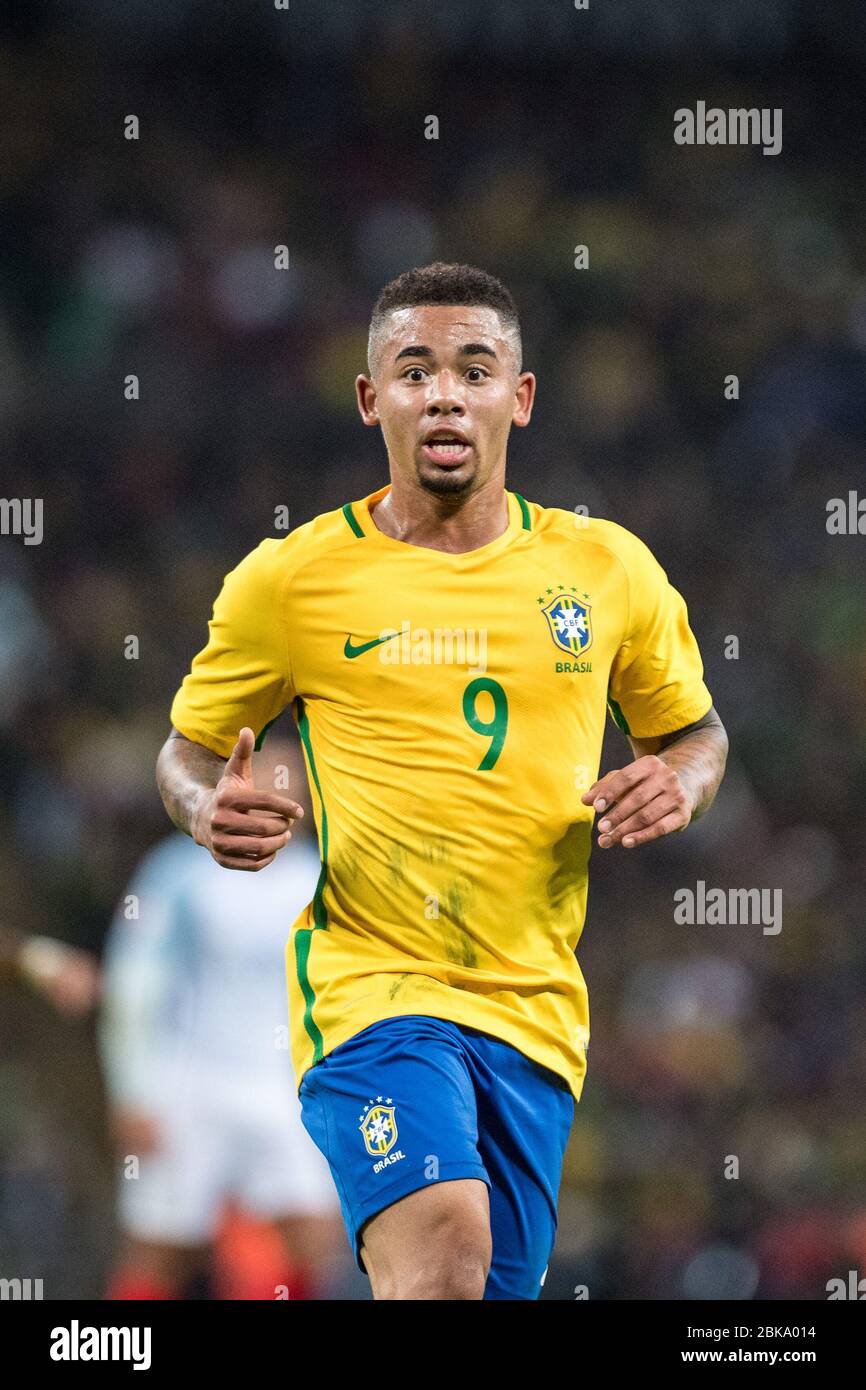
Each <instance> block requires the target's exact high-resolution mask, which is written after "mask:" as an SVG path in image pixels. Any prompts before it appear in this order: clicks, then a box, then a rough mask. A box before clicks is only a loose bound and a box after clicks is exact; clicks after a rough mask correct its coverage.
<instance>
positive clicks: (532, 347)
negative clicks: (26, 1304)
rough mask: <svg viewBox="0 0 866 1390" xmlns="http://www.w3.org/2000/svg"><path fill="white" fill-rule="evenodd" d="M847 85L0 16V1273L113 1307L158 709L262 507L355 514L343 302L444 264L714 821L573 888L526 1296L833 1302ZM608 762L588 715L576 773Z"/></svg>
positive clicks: (855, 157)
mask: <svg viewBox="0 0 866 1390" xmlns="http://www.w3.org/2000/svg"><path fill="white" fill-rule="evenodd" d="M864 60H866V11H864V10H863V8H862V6H860V5H858V4H856V3H854V0H841V2H840V3H838V4H836V5H834V6H833V7H826V6H815V5H813V4H807V3H805V0H764V2H763V3H762V4H761V5H760V6H756V5H754V4H753V3H752V0H727V3H726V4H725V5H724V6H718V5H716V4H715V3H710V0H665V3H664V4H659V5H651V4H647V3H644V2H643V0H616V3H614V2H613V0H591V4H590V8H589V10H587V11H583V12H581V11H576V10H575V8H574V6H573V5H572V4H571V0H533V3H532V4H529V3H516V0H499V3H498V4H496V5H494V6H491V5H490V4H489V3H480V0H479V2H478V3H476V0H460V3H456V2H455V3H446V2H445V0H442V2H441V3H437V4H436V5H432V4H431V5H423V4H422V5H413V6H408V5H405V4H401V3H397V0H324V3H322V0H291V3H290V8H289V9H288V10H277V9H276V8H275V7H274V6H273V5H271V4H269V3H265V2H264V0H256V2H255V3H253V2H252V0H233V3H232V4H231V5H228V4H225V5H214V4H212V3H204V0H171V3H170V4H169V3H167V0H124V3H123V4H122V5H116V4H112V3H111V0H76V3H75V4H74V5H73V4H72V3H71V0H44V2H43V3H29V4H22V5H21V6H19V7H17V10H16V12H15V13H14V14H10V13H9V11H8V10H7V11H6V12H5V13H4V15H3V18H2V20H0V65H2V71H3V81H2V84H0V246H2V269H0V277H2V278H0V284H2V298H0V457H2V474H0V476H2V486H0V491H2V493H3V496H4V497H6V498H42V499H44V538H43V540H42V543H41V544H39V545H25V544H24V541H23V539H22V537H21V536H16V535H12V534H9V535H3V536H0V759H2V803H0V928H2V934H0V958H2V959H3V961H4V962H5V964H4V966H3V967H2V969H0V973H2V980H0V1275H4V1276H10V1275H15V1276H21V1277H28V1276H29V1277H41V1278H43V1279H44V1285H45V1296H46V1297H51V1298H61V1299H67V1298H75V1297H87V1298H98V1297H101V1296H102V1294H103V1292H104V1289H105V1287H106V1280H107V1278H108V1276H109V1271H110V1270H111V1267H112V1262H113V1260H114V1258H115V1251H116V1248H117V1241H118V1230H117V1218H116V1215H115V1210H114V1195H115V1185H116V1177H117V1171H116V1170H117V1157H116V1154H115V1152H114V1150H113V1148H112V1142H111V1139H110V1137H109V1124H108V1120H109V1115H108V1110H109V1102H108V1099H107V1097H106V1088H105V1081H104V1078H103V1073H102V1068H101V1063H100V1057H99V1049H98V1045H97V1026H96V1018H95V1015H94V1010H93V1008H92V1007H90V1000H91V995H94V996H95V994H96V992H97V988H96V986H95V985H93V986H92V982H91V981H90V978H89V975H88V964H87V962H90V961H93V960H94V959H96V958H98V957H100V955H101V953H102V950H103V945H104V941H105V937H106V932H107V930H108V927H109V923H110V921H111V919H112V916H113V914H114V913H115V911H116V909H117V905H118V902H119V901H120V900H121V899H122V896H123V894H124V892H125V890H126V885H127V884H128V882H129V880H130V877H131V875H132V874H133V872H134V870H135V868H136V865H137V864H138V862H139V861H140V859H141V856H142V855H143V854H144V853H145V851H147V850H148V849H149V848H150V847H152V846H153V845H155V844H156V843H157V842H159V841H160V840H161V839H163V838H164V837H165V835H166V834H167V832H168V831H169V830H170V827H169V826H168V824H167V821H166V819H165V816H164V813H163V810H162V806H161V803H160V801H159V798H158V796H157V793H156V789H155V784H154V771H153V768H154V760H155V757H156V754H157V751H158V749H159V747H160V745H161V743H162V741H163V739H164V738H165V736H166V734H167V732H168V710H169V704H170V701H171V697H172V695H173V694H174V691H175V689H176V688H177V686H178V684H179V683H180V681H181V679H182V677H183V675H184V673H185V671H186V669H187V667H188V665H189V662H190V660H191V658H192V656H193V654H194V653H195V652H196V651H197V650H198V649H199V648H200V647H201V646H202V645H203V642H204V638H205V635H206V620H207V617H208V615H209V613H210V608H211V604H212V602H213V599H214V597H215V595H216V593H217V592H218V589H219V587H220V584H221V581H222V577H223V575H224V574H225V573H226V572H227V571H228V570H229V569H231V568H232V567H233V566H234V565H235V564H236V563H237V562H238V561H239V560H240V559H241V557H242V556H243V555H244V554H245V553H246V552H247V551H248V550H250V549H251V548H252V547H253V546H254V545H256V544H257V543H258V541H259V540H260V539H261V538H262V537H263V536H265V535H269V534H275V531H274V517H275V508H277V507H280V506H286V507H288V509H289V513H290V524H291V526H292V527H295V526H297V525H299V524H301V523H303V522H305V521H307V520H308V519H310V518H311V517H312V516H314V515H315V514H317V513H319V512H321V511H324V510H328V509H330V508H333V507H336V506H339V505H342V503H343V502H345V501H348V500H353V499H355V498H358V497H361V496H364V495H365V494H367V493H369V492H371V491H372V490H373V489H374V488H376V487H379V486H381V485H382V484H383V483H384V482H386V481H387V462H386V458H385V455H384V450H383V447H382V443H381V438H380V436H379V434H378V432H375V433H374V432H373V431H371V430H365V429H364V428H363V427H362V426H361V423H360V420H359V417H358V415H357V412H356V407H355V403H354V393H353V380H354V376H355V374H356V372H357V371H358V370H365V347H366V332H367V324H368V318H369V312H370V309H371V306H372V302H373V300H374V298H375V296H376V293H377V292H378V290H379V288H380V287H381V285H382V284H383V283H384V282H385V281H386V280H387V279H389V278H391V277H392V276H393V275H395V274H397V273H399V272H400V271H401V270H404V269H406V268H407V267H409V266H412V265H416V264H422V263H424V262H427V261H429V260H433V259H437V258H439V259H444V260H449V261H469V262H471V263H475V264H478V265H481V266H483V267H484V268H485V269H487V270H489V271H491V272H493V273H494V274H497V275H499V276H500V277H502V278H503V279H504V280H505V281H506V283H507V284H508V285H509V287H510V288H511V289H512V291H513V293H514V295H515V297H516V299H517V302H518V305H519V308H520V310H521V313H522V317H523V329H524V348H525V352H524V362H525V365H526V366H527V367H528V368H531V369H533V370H534V371H535V372H536V373H537V374H538V377H539V388H538V399H537V404H536V408H535V413H534V416H533V422H532V425H531V427H530V429H528V430H526V431H518V432H515V435H514V436H513V438H512V447H511V452H510V455H509V458H510V473H509V486H510V487H512V488H513V489H516V490H518V491H519V492H521V493H523V494H524V495H525V496H526V497H528V498H529V499H531V500H533V501H537V502H539V503H542V504H545V505H549V506H557V507H564V508H566V509H569V510H571V509H574V508H575V507H586V508H588V510H589V512H590V513H591V514H596V515H600V516H603V517H608V518H611V519H613V520H615V521H617V522H619V523H621V524H622V525H624V526H626V527H628V528H629V529H631V530H633V531H635V532H636V533H637V534H638V535H639V536H641V537H642V539H643V540H645V541H646V542H647V544H648V545H649V546H650V547H651V548H652V550H653V551H654V552H655V554H656V555H657V557H658V558H659V560H660V561H661V563H662V564H663V566H664V567H665V569H666V570H667V572H668V575H669V577H670V579H671V581H672V583H674V584H675V586H676V587H677V588H678V589H680V590H681V591H682V592H683V593H684V595H685V597H686V600H687V603H688V607H689V615H690V620H691V623H692V626H693V629H694V631H695V633H696V635H697V637H698V641H699V643H700V646H701V650H702V653H703V657H704V661H705V667H706V672H705V674H706V681H707V684H708V686H709V688H710V690H711V691H712V694H713V697H714V702H715V705H716V708H717V709H718V711H719V713H720V715H721V717H722V719H723V720H724V722H725V725H726V726H727V729H728V732H729V735H730V738H731V745H732V751H731V756H730V761H729V764H728V774H727V778H726V781H725V783H724V786H723V788H722V791H721V793H720V796H719V798H718V800H717V802H716V805H715V807H714V809H713V811H712V813H711V814H710V816H709V817H708V818H707V819H706V820H705V821H702V822H700V823H698V824H697V825H695V826H694V827H692V828H691V829H690V830H689V832H688V834H687V835H686V836H683V837H674V838H673V839H672V840H670V841H666V842H662V843H661V844H659V845H657V846H655V847H653V848H650V849H645V850H642V851H641V852H640V853H639V854H634V855H632V854H625V853H622V852H614V853H612V854H608V855H606V854H599V853H597V854H595V855H594V856H593V859H592V863H591V870H590V894H589V912H588V917H587V925H586V928H585V930H584V936H583V939H582V941H581V943H580V946H579V948H578V958H579V960H580V962H581V965H582V968H583V971H584V974H585V976H586V979H587V982H588V986H589V995H590V1009H591V1024H592V1041H591V1046H590V1050H589V1071H588V1078H587V1082H586V1086H585V1089H584V1093H583V1098H582V1100H581V1103H580V1105H579V1106H578V1109H577V1112H576V1120H575V1125H574V1130H573V1135H572V1140H571V1144H570V1147H569V1151H568V1155H567V1159H566V1168H565V1174H564V1181H563V1188H562V1195H561V1208H560V1227H559V1233H558V1240H557V1248H556V1252H555V1256H554V1259H553V1261H552V1263H551V1267H550V1271H549V1274H548V1278H547V1283H546V1285H545V1289H544V1294H543V1296H544V1297H545V1298H553V1299H571V1298H574V1297H575V1288H576V1287H577V1286H581V1285H585V1286H587V1288H588V1291H589V1296H590V1298H591V1299H594V1298H610V1299H633V1298H646V1299H680V1298H706V1299H716V1298H725V1297H735V1298H750V1297H759V1298H770V1299H792V1298H807V1299H823V1298H826V1288H825V1286H826V1281H827V1280H828V1279H829V1278H831V1277H842V1278H846V1277H847V1272H848V1270H849V1269H857V1270H858V1271H859V1272H860V1274H861V1275H863V1274H866V1094H864V1091H866V1087H864V1073H866V933H864V930H863V927H864V922H866V817H864V814H863V807H864V804H866V706H864V702H863V700H862V691H863V688H864V679H866V584H864V561H863V546H864V544H866V541H864V539H863V537H862V536H858V535H838V536H837V535H830V534H828V532H827V528H826V507H827V502H828V500H829V499H830V498H833V497H842V498H847V497H848V493H849V491H850V490H857V489H861V490H862V489H863V488H864V478H866V220H864V217H863V207H864V200H866V161H864V158H863V151H864V133H866V120H864V89H863V84H862V72H863V64H864ZM699 100H703V101H705V102H706V103H707V105H708V106H720V107H723V108H729V107H770V108H781V109H782V111H783V148H782V152H781V154H779V155H778V156H776V157H767V156H764V155H763V154H762V153H761V150H760V148H754V147H737V146H719V147H691V148H690V147H686V146H680V145H677V144H675V142H674V139H673V129H674V117H673V113H674V111H675V110H677V109H678V108H680V107H690V108H692V109H694V107H695V104H696V102H697V101H699ZM431 114H432V115H436V116H438V118H439V138H438V140H427V139H425V138H424V129H425V119H426V118H427V117H428V116H429V115H431ZM129 115H135V116H137V117H138V120H139V123H140V130H139V138H138V139H137V140H128V139H125V138H124V122H125V120H126V118H127V117H128V116H129ZM580 244H585V245H586V246H587V247H588V248H589V268H588V269H586V270H576V269H575V267H574V248H575V247H576V246H577V245H580ZM277 245H286V246H287V247H288V251H289V266H288V269H287V270H282V271H275V269H274V247H275V246H277ZM132 373H134V374H135V375H137V376H138V378H139V382H140V398H139V399H138V400H129V399H126V398H125V395H124V384H125V379H126V378H127V377H128V376H129V374H132ZM729 374H736V375H737V376H738V378H739V384H740V394H739V399H738V400H734V399H730V400H729V399H726V398H725V394H724V382H725V377H726V376H728V375H729ZM129 635H135V636H137V637H138V641H139V652H138V657H137V659H127V657H126V656H125V651H126V650H128V644H127V643H126V639H127V637H128V636H129ZM731 637H736V638H737V639H738V642H739V649H738V655H736V656H733V657H732V656H731V655H730V653H731V649H732V644H731V643H730V641H729V640H728V639H730V638H731ZM286 725H287V726H288V729H287V730H285V729H284V726H286ZM279 727H280V728H281V729H284V731H287V732H289V733H291V721H290V720H289V719H288V717H286V718H284V720H283V721H281V724H280V726H279ZM630 756H631V755H630V750H629V749H628V746H627V744H626V743H625V741H624V739H623V738H622V737H621V735H620V734H619V733H618V732H617V730H616V729H615V728H614V726H613V725H612V724H611V725H610V727H609V732H608V737H607V742H606V747H605V754H604V758H603V762H602V768H603V769H608V768H611V767H616V766H620V765H622V764H623V763H624V762H625V761H626V760H627V759H628V758H629V757H630ZM698 879H703V880H704V881H705V882H706V884H707V885H708V886H709V885H718V886H723V887H727V886H744V887H763V888H768V889H775V888H780V889H782V892H783V901H784V925H783V929H782V931H781V932H780V933H779V934H778V935H767V934H764V933H763V932H762V930H761V927H760V926H759V925H753V926H749V925H739V926H698V925H695V926H687V925H677V924H676V923H675V922H674V916H673V913H674V901H673V894H674V892H675V890H676V889H677V888H680V887H688V886H691V887H694V886H695V884H696V882H697V880H698ZM32 936H37V937H48V938H51V939H53V940H56V941H60V942H62V943H65V944H66V945H67V946H70V947H74V948H76V949H77V950H79V951H81V952H84V953H86V954H85V956H75V957H70V958H68V959H69V960H70V961H71V963H72V967H73V968H72V973H71V975H70V976H68V978H67V987H66V988H65V989H64V988H61V987H60V986H57V984H56V982H55V983H49V984H46V982H45V981H46V978H47V977H40V975H39V972H38V971H34V970H33V969H30V970H25V969H24V968H23V967H22V960H23V957H22V952H21V947H22V943H26V940H27V939H28V938H30V937H32ZM25 954H26V953H25ZM280 968H281V966H280ZM69 979H71V980H72V984H71V985H69V984H68V980H69ZM730 1155H734V1156H736V1157H737V1158H738V1160H739V1176H738V1177H737V1178H726V1177H725V1171H726V1161H727V1160H728V1156H730ZM728 1170H729V1171H730V1163H728ZM214 1287H215V1286H214V1284H213V1282H211V1284H208V1283H207V1276H205V1284H204V1285H203V1286H202V1291H200V1293H199V1295H198V1296H202V1297H207V1296H211V1297H213V1296H218V1295H217V1294H215V1293H214ZM365 1287H366V1286H365V1281H363V1280H361V1282H360V1285H359V1284H357V1283H353V1282H352V1280H351V1278H350V1277H348V1276H347V1282H346V1287H345V1289H344V1291H343V1293H342V1294H341V1295H340V1296H344V1297H363V1296H365ZM190 1296H196V1295H195V1293H193V1294H191V1295H190Z"/></svg>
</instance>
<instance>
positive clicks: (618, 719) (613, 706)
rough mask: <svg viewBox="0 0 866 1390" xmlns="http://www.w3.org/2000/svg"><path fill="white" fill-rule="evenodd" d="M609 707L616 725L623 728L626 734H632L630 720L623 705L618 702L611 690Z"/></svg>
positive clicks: (608, 698) (608, 695)
mask: <svg viewBox="0 0 866 1390" xmlns="http://www.w3.org/2000/svg"><path fill="white" fill-rule="evenodd" d="M607 707H608V709H609V710H610V712H611V714H612V715H613V722H614V724H615V725H616V727H617V728H618V729H621V730H622V732H623V733H624V734H630V733H631V729H630V728H629V727H628V720H627V719H626V717H625V715H624V714H623V712H622V707H621V706H620V705H618V704H617V702H616V700H615V699H614V698H613V696H612V695H611V693H610V691H609V690H608V693H607Z"/></svg>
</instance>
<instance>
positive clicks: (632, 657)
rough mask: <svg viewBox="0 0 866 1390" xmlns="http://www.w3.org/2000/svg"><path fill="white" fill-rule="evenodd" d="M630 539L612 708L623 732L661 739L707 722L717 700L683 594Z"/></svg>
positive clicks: (645, 549)
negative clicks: (624, 613)
mask: <svg viewBox="0 0 866 1390" xmlns="http://www.w3.org/2000/svg"><path fill="white" fill-rule="evenodd" d="M630 541H631V545H630V546H629V548H628V551H627V554H626V555H625V556H624V558H625V560H626V566H627V569H628V584H629V621H628V631H627V636H626V639H625V641H624V642H623V644H622V646H621V647H620V649H619V651H618V653H617V655H616V657H615V659H614V662H613V665H612V667H611V672H610V681H609V687H608V705H609V708H610V712H611V715H612V717H613V719H614V721H615V722H616V724H617V725H618V726H619V728H620V729H622V731H623V733H626V734H631V735H632V737H634V738H658V737H660V736H661V735H663V734H671V733H675V732H676V730H677V729H683V728H685V726H686V725H687V724H693V723H694V722H695V721H696V720H697V719H701V718H703V716H704V715H705V714H706V713H707V712H708V710H709V709H710V707H711V705H712V703H713V700H712V696H711V694H710V692H709V690H708V689H707V687H706V685H705V684H704V681H703V674H704V668H703V663H702V661H701V654H700V651H699V649H698V644H697V641H696V640H695V636H694V633H693V632H692V630H691V628H690V627H689V618H688V611H687V609H686V605H685V601H684V600H683V597H682V595H681V594H680V593H678V592H677V590H676V589H675V588H674V587H673V585H672V584H670V583H669V581H668V577H667V575H666V574H665V571H664V570H663V569H662V567H661V565H660V564H659V563H658V561H657V560H656V558H655V556H654V555H653V554H652V552H651V551H650V550H649V548H648V547H647V546H646V545H644V543H643V541H641V540H639V539H638V537H637V536H630Z"/></svg>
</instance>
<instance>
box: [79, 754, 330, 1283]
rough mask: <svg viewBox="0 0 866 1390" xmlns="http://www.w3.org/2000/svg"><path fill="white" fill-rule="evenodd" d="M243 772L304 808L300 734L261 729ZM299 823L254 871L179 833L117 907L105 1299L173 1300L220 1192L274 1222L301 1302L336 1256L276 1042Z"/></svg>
mask: <svg viewBox="0 0 866 1390" xmlns="http://www.w3.org/2000/svg"><path fill="white" fill-rule="evenodd" d="M253 766H254V776H255V782H256V785H257V786H258V787H261V788H267V789H270V790H274V789H277V790H279V789H282V790H286V789H290V790H291V794H292V795H293V796H295V797H296V798H297V799H298V801H299V802H300V803H301V804H302V805H306V796H307V791H306V777H305V774H304V768H303V761H302V758H301V755H300V751H299V748H298V746H297V745H296V744H294V743H290V742H288V741H287V740H277V738H276V737H273V741H271V740H268V743H267V746H266V748H265V749H264V750H263V751H262V752H261V753H258V754H256V755H255V757H254V761H253ZM312 823H313V821H312V816H310V818H309V821H305V820H302V821H299V822H298V824H297V826H296V828H295V831H294V834H293V843H292V844H291V845H290V846H289V847H288V849H287V852H286V853H285V854H281V855H279V856H278V857H277V858H276V860H275V861H274V862H273V863H272V864H270V865H269V866H268V867H267V869H266V870H265V871H264V872H262V873H257V874H226V873H225V872H224V871H223V870H222V869H221V868H220V867H219V865H218V864H216V863H215V861H214V860H213V858H212V857H211V855H210V854H209V853H208V851H207V850H206V849H204V848H202V846H201V845H197V844H196V843H195V842H194V841H193V840H191V839H190V838H189V836H187V835H184V834H181V833H180V832H177V833H176V834H173V835H171V836H170V837H169V838H168V839H166V840H164V841H162V842H161V843H160V844H158V845H156V846H155V847H154V848H153V849H151V850H150V851H149V852H148V853H147V854H146V855H145V856H144V858H143V860H142V862H141V864H140V865H139V867H138V869H137V870H136V872H135V874H134V876H133V879H132V881H131V883H130V884H129V886H128V888H127V890H126V893H125V895H124V897H123V899H122V901H121V903H120V904H119V906H118V909H117V912H116V914H115V917H114V921H113V923H112V927H111V931H110V934H109V938H108V941H107V945H106V956H105V979H104V1000H103V1013H102V1020H101V1025H100V1039H101V1045H102V1052H103V1059H104V1064H105V1072H106V1081H107V1086H108V1091H109V1098H110V1103H111V1106H112V1121H113V1129H114V1134H115V1139H116V1142H117V1145H118V1151H119V1155H120V1170H121V1172H120V1178H119V1197H118V1201H119V1217H120V1225H121V1228H122V1230H123V1233H124V1245H123V1249H122V1251H121V1253H120V1257H119V1260H118V1263H117V1265H116V1268H115V1270H114V1273H113V1275H112V1277H111V1279H110V1282H109V1287H108V1290H107V1294H106V1296H107V1297H108V1298H110V1299H115V1298H117V1299H120V1298H133V1299H135V1298H176V1297H179V1296H180V1295H181V1293H182V1290H183V1288H184V1286H185V1284H186V1283H187V1281H188V1280H189V1278H190V1277H191V1276H192V1275H193V1274H194V1273H195V1272H196V1271H197V1269H198V1268H200V1266H201V1265H202V1262H203V1260H204V1258H205V1257H206V1255H207V1254H208V1251H209V1249H210V1247H211V1245H212V1243H213V1241H214V1237H215V1235H216V1233H217V1229H218V1226H219V1221H220V1217H221V1215H222V1211H223V1207H224V1204H225V1202H226V1201H227V1200H233V1201H235V1202H237V1203H238V1204H239V1206H240V1207H241V1208H242V1209H243V1211H245V1212H247V1213H249V1214H250V1215H253V1216H256V1217H259V1218H267V1219H270V1220H272V1221H273V1222H274V1224H275V1226H276V1227H277V1229H278V1230H279V1231H280V1233H281V1235H282V1236H283V1240H284V1243H285V1247H286V1254H287V1257H288V1260H289V1261H290V1262H291V1265H292V1268H293V1269H295V1270H298V1271H300V1273H301V1285H300V1287H301V1293H302V1296H307V1297H309V1296H313V1297H315V1296H317V1294H318V1295H319V1296H321V1295H322V1291H323V1290H324V1289H325V1287H326V1285H327V1284H328V1282H329V1277H330V1275H331V1274H332V1273H333V1271H334V1263H335V1260H339V1255H338V1254H337V1253H336V1252H337V1251H341V1250H342V1246H343V1241H342V1226H341V1225H340V1222H339V1203H338V1199H337V1194H336V1191H335V1188H334V1184H333V1180H332V1178H331V1174H330V1170H329V1168H328V1164H327V1162H326V1161H325V1159H324V1158H323V1157H322V1155H321V1153H320V1152H319V1150H318V1149H317V1148H316V1146H315V1145H314V1144H313V1142H312V1140H311V1139H310V1137H309V1136H308V1134H307V1132H306V1130H305V1129H304V1127H303V1125H302V1123H301V1117H300V1105H299V1102H298V1099H297V1092H296V1089H295V1084H294V1078H293V1075H292V1068H291V1060H290V1052H289V1046H288V1036H287V1033H288V1004H287V998H286V983H285V970H284V951H285V945H286V941H287V939H288V936H289V932H290V929H291V925H292V922H293V921H294V920H295V918H296V916H297V915H298V913H299V912H300V911H301V909H302V908H303V907H304V905H305V904H306V903H308V902H309V901H310V900H311V898H312V896H313V893H314V891H315V887H316V882H317V879H318V876H319V870H320V863H319V854H318V849H317V848H316V843H315V840H314V839H313V838H312V837H311V836H310V834H309V832H307V831H306V830H305V826H306V825H307V824H310V825H312ZM135 911H137V913H138V916H137V918H136V917H135V916H134V915H133V914H134V913H135ZM130 1158H137V1159H138V1176H127V1175H126V1174H127V1173H129V1172H132V1173H134V1171H135V1165H134V1164H133V1163H131V1162H130ZM290 1288H291V1286H290ZM296 1288H297V1285H296ZM272 1296H273V1297H278V1296H280V1295H279V1293H278V1291H277V1290H275V1292H274V1294H273V1295H272ZM290 1296H295V1297H297V1296H298V1294H297V1292H295V1291H292V1293H291V1295H290Z"/></svg>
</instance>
